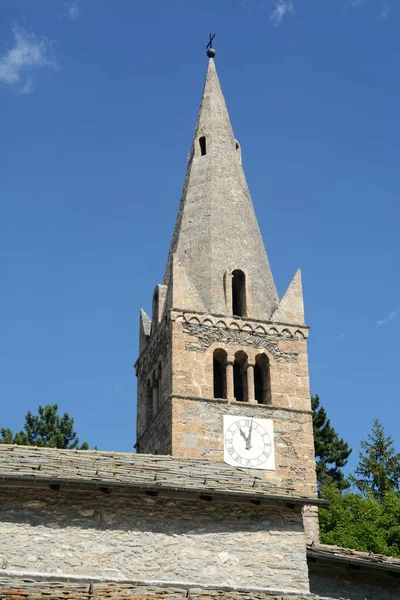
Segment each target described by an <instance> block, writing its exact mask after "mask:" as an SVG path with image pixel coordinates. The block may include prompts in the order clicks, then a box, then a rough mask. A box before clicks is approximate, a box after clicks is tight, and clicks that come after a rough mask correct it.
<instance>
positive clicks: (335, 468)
mask: <svg viewBox="0 0 400 600" xmlns="http://www.w3.org/2000/svg"><path fill="white" fill-rule="evenodd" d="M311 405H312V410H313V429H314V450H315V459H316V463H317V465H316V469H317V484H318V489H319V491H320V492H321V486H323V485H326V484H330V483H334V484H335V485H337V487H338V488H339V489H340V490H344V489H346V488H348V487H349V483H348V481H347V480H346V478H345V476H344V474H343V471H342V467H344V466H345V465H346V464H347V461H348V459H349V456H350V454H351V448H349V446H348V444H347V442H345V441H344V440H343V439H342V438H339V436H338V434H337V433H336V431H335V429H334V428H333V427H332V425H331V422H330V420H329V419H328V418H327V415H326V411H325V409H324V408H323V407H322V406H321V404H320V400H319V396H318V395H316V396H312V397H311Z"/></svg>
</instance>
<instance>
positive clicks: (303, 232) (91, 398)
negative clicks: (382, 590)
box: [0, 0, 400, 465]
mask: <svg viewBox="0 0 400 600" xmlns="http://www.w3.org/2000/svg"><path fill="white" fill-rule="evenodd" d="M0 19H1V22H0V114H1V117H2V118H1V138H2V143H1V146H0V164H1V167H0V172H1V177H0V198H1V202H0V233H1V235H0V269H1V299H0V306H1V313H0V339H1V341H0V365H1V366H0V373H1V376H0V394H1V405H0V427H1V426H5V427H11V428H13V429H19V428H21V427H22V424H23V419H24V415H25V413H26V411H27V410H28V409H31V410H36V408H37V406H38V404H46V403H54V402H58V404H59V406H60V409H61V410H62V411H68V412H69V413H70V414H71V415H73V416H74V417H75V420H76V429H77V430H78V432H79V434H80V437H81V439H82V440H84V439H85V440H87V441H88V442H89V443H90V445H95V444H97V446H98V447H99V448H102V449H115V450H127V451H129V450H131V449H132V446H133V444H134V442H135V398H136V380H135V376H134V371H133V363H134V361H135V359H136V357H137V350H138V339H137V338H138V336H137V333H138V317H139V308H140V306H143V307H144V308H145V309H146V310H148V311H149V310H150V305H151V296H152V291H153V289H154V286H155V284H156V283H160V282H161V280H162V276H163V271H164V266H165V261H166V258H167V252H168V246H169V241H170V237H171V234H172V229H173V224H174V220H175V215H176V210H177V205H178V201H179V196H180V192H181V187H182V184H183V177H184V172H185V167H186V158H187V154H188V151H189V149H190V144H191V138H192V134H193V129H194V125H195V120H196V114H197V110H198V105H199V102H200V96H201V90H202V86H203V81H204V76H205V72H206V67H207V58H206V56H205V44H206V42H207V38H208V34H209V32H210V31H215V32H216V34H217V35H216V37H215V47H216V49H217V57H216V65H217V69H218V73H219V76H220V80H221V84H222V87H223V90H224V94H225V98H226V101H227V104H228V109H229V112H230V116H231V120H232V124H233V127H234V131H235V135H236V137H237V138H238V139H239V140H240V143H241V146H242V151H243V163H244V168H245V171H246V175H247V179H248V183H249V187H250V191H251V194H252V197H253V202H254V205H255V209H256V212H257V216H258V219H259V223H260V228H261V231H262V234H263V238H264V242H265V245H266V248H267V252H268V256H269V259H270V262H271V266H272V269H273V273H274V276H275V280H276V284H277V287H278V290H279V293H280V295H283V293H284V291H285V289H286V287H287V285H288V284H289V282H290V280H291V278H292V276H293V274H294V272H295V271H296V269H297V268H298V267H301V269H302V272H303V285H304V294H305V305H306V320H307V323H308V324H310V325H311V334H310V340H309V359H310V376H311V387H312V391H313V393H318V394H319V395H320V397H321V401H322V403H323V405H324V406H325V407H326V409H327V411H328V414H329V416H330V418H331V420H332V422H333V424H334V426H335V427H336V429H337V430H338V432H339V433H340V434H341V435H342V436H343V437H344V438H345V439H346V440H347V441H349V443H350V445H351V446H352V447H353V449H354V453H353V459H352V462H351V464H352V465H353V464H354V462H355V459H356V455H357V452H358V449H359V441H360V439H361V438H362V437H365V436H366V435H367V433H368V432H369V431H370V429H371V425H372V420H373V418H374V417H375V416H379V417H380V418H381V419H382V421H383V423H384V425H385V427H386V430H387V432H388V433H391V434H392V435H393V437H394V438H395V440H396V444H397V448H398V450H400V434H399V427H398V422H399V418H400V408H399V400H400V398H399V393H398V387H399V385H398V374H399V365H398V363H399V342H400V340H399V331H400V328H399V322H400V321H399V311H400V303H399V297H400V294H399V292H400V283H399V281H400V280H399V259H400V246H399V241H398V237H399V233H398V231H399V217H400V208H399V188H400V170H399V166H398V155H399V152H398V150H399V139H400V121H399V118H398V113H399V108H398V107H399V106H400V80H399V76H398V71H399V58H400V38H399V35H398V31H399V23H400V2H399V1H398V0H388V1H387V2H381V1H380V0H359V1H357V0H354V1H353V2H350V1H346V0H335V2H333V1H332V2H324V1H322V0H307V2H305V1H304V0H293V3H291V2H284V1H278V2H276V1H275V0H263V1H261V0H243V1H241V0H219V1H218V2H215V0H191V1H189V0H187V1H184V0H175V1H173V0H163V1H161V0H158V1H156V0H152V1H150V0H148V1H147V2H137V1H135V0H130V1H128V0H79V1H75V2H74V1H72V2H64V1H63V0H60V1H57V0H47V1H46V0H41V1H40V2H32V0H5V1H3V2H2V6H1V14H0Z"/></svg>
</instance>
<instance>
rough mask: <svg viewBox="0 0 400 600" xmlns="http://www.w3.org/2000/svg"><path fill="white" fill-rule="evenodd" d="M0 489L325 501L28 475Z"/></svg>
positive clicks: (4, 479)
mask: <svg viewBox="0 0 400 600" xmlns="http://www.w3.org/2000/svg"><path fill="white" fill-rule="evenodd" d="M0 487H8V488H11V487H14V488H32V487H39V488H46V489H47V488H50V489H53V490H75V491H77V490H82V491H83V490H86V489H92V490H99V491H101V492H104V493H106V494H111V493H112V491H113V490H115V491H116V492H119V493H125V494H133V495H137V494H145V495H147V496H152V497H160V498H163V497H164V498H177V499H181V500H205V501H207V502H211V501H223V502H251V503H252V504H265V503H271V502H272V503H278V504H282V503H283V504H285V505H286V506H288V507H293V508H294V507H295V506H305V505H314V506H328V505H329V502H328V501H327V500H321V499H319V498H306V497H302V496H291V495H287V496H285V495H278V494H265V493H259V494H257V493H247V492H244V493H240V492H235V491H231V490H226V491H220V490H217V491H216V490H210V491H208V490H202V489H198V490H193V489H190V490H189V489H185V488H181V487H174V486H172V485H163V486H160V485H157V484H154V485H151V484H141V483H135V482H132V483H129V484H124V483H119V482H112V483H110V482H109V481H96V482H94V481H93V482H92V481H81V482H80V481H76V480H74V479H68V478H67V477H41V478H38V477H35V476H32V475H25V476H24V475H21V476H12V475H9V476H3V475H0Z"/></svg>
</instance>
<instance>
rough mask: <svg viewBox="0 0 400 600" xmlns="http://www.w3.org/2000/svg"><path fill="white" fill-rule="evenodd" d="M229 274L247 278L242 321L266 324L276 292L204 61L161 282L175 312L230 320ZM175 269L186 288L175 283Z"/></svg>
mask: <svg viewBox="0 0 400 600" xmlns="http://www.w3.org/2000/svg"><path fill="white" fill-rule="evenodd" d="M178 266H179V268H178ZM235 270H240V271H243V272H244V273H245V279H246V283H245V286H246V311H245V315H246V316H248V317H252V318H255V319H261V320H267V319H269V317H270V316H271V314H272V312H273V310H274V309H275V307H276V305H277V301H278V297H277V292H276V288H275V284H274V281H273V277H272V273H271V270H270V266H269V263H268V259H267V255H266V252H265V249H264V244H263V241H262V238H261V234H260V230H259V227H258V223H257V219H256V216H255V213H254V208H253V204H252V201H251V197H250V194H249V190H248V187H247V183H246V178H245V175H244V172H243V169H242V161H241V151H240V146H239V143H238V142H237V141H236V140H235V138H234V135H233V131H232V127H231V123H230V120H229V115H228V111H227V108H226V105H225V100H224V97H223V94H222V90H221V86H220V83H219V80H218V75H217V71H216V68H215V64H214V59H213V58H212V57H210V59H209V63H208V70H207V76H206V81H205V85H204V90H203V97H202V101H201V105H200V110H199V114H198V118H197V124H196V129H195V134H194V138H193V143H192V148H191V152H190V155H189V164H188V167H187V171H186V178H185V183H184V187H183V192H182V197H181V201H180V206H179V211H178V216H177V220H176V224H175V230H174V234H173V238H172V243H171V248H170V253H169V258H168V263H167V268H166V272H165V277H164V284H165V285H168V286H171V285H172V287H173V290H174V292H173V293H172V294H170V302H171V303H172V304H173V307H174V308H184V309H186V310H191V309H192V310H199V309H200V308H199V307H201V309H202V310H203V311H205V312H208V313H211V314H232V310H233V309H232V301H231V297H232V292H231V286H232V272H233V271H235ZM178 271H180V273H181V275H182V272H184V273H185V277H184V279H185V281H186V284H185V281H182V280H180V281H179V285H177V284H176V282H174V279H177V278H179V275H178ZM185 286H186V287H187V290H186V289H185ZM178 288H179V293H178V292H177V290H178ZM188 302H189V304H188ZM167 308H171V306H169V307H167ZM243 316H244V315H243Z"/></svg>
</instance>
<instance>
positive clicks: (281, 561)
mask: <svg viewBox="0 0 400 600" xmlns="http://www.w3.org/2000/svg"><path fill="white" fill-rule="evenodd" d="M0 539H1V546H0V564H1V565H2V567H3V572H4V573H7V574H8V573H11V574H13V575H14V576H17V575H21V574H29V573H31V574H32V573H35V574H40V575H43V576H44V575H50V574H52V575H63V576H71V577H85V578H86V577H89V578H94V579H96V578H103V579H106V580H107V579H109V580H111V579H113V580H119V581H123V580H131V581H132V580H134V581H142V582H156V583H161V584H163V583H179V584H187V585H192V584H197V585H200V586H215V587H216V588H218V587H221V586H227V587H229V588H235V587H240V588H252V589H264V590H268V589H272V590H276V589H279V590H288V591H290V590H293V591H298V592H303V591H304V592H307V591H308V570H307V559H306V552H305V536H304V531H303V525H302V519H301V514H300V511H299V510H298V509H296V510H295V509H290V508H286V507H284V506H280V505H279V506H278V505H274V504H268V505H261V506H255V505H252V504H247V503H246V504H245V503H226V502H206V501H201V500H199V501H183V500H178V499H166V498H152V497H148V496H128V495H122V494H114V492H113V493H112V494H110V495H108V494H103V493H101V492H100V491H93V492H92V491H89V492H85V493H82V492H79V493H77V492H69V491H53V490H51V491H47V490H43V489H35V490H28V489H26V488H24V489H22V488H21V489H15V488H9V489H8V490H4V491H3V490H1V491H0Z"/></svg>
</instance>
